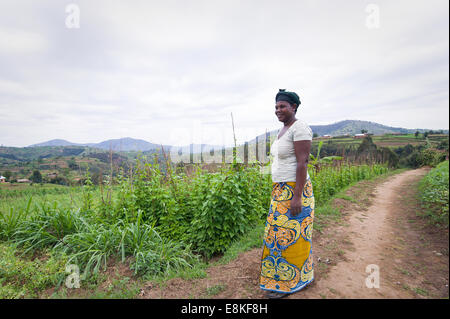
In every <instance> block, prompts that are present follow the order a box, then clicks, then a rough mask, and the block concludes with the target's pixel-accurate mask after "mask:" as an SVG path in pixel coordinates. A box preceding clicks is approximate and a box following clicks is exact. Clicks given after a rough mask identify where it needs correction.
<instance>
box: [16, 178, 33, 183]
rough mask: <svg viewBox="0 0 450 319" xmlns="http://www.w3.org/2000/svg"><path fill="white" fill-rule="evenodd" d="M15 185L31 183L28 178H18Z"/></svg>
mask: <svg viewBox="0 0 450 319" xmlns="http://www.w3.org/2000/svg"><path fill="white" fill-rule="evenodd" d="M17 183H31V181H30V180H29V179H28V178H19V179H18V180H17Z"/></svg>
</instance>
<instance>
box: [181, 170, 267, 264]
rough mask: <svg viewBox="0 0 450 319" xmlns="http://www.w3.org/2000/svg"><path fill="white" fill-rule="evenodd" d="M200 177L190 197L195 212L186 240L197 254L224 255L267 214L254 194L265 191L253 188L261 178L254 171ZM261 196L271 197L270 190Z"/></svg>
mask: <svg viewBox="0 0 450 319" xmlns="http://www.w3.org/2000/svg"><path fill="white" fill-rule="evenodd" d="M199 178H200V179H201V183H199V184H198V185H199V187H198V188H197V189H195V193H194V194H193V198H195V199H194V200H195V202H196V205H195V206H196V210H195V211H194V212H193V214H194V216H193V219H192V223H191V228H190V235H189V237H190V241H191V243H192V244H193V246H194V248H196V250H197V251H199V252H201V253H202V254H204V255H206V256H211V255H213V254H215V253H220V252H224V251H225V250H226V248H227V247H228V246H229V245H230V244H231V243H232V242H233V241H235V240H237V239H238V238H239V237H240V236H241V235H243V234H244V233H245V232H246V231H247V230H248V229H249V228H250V227H252V226H253V225H254V224H255V222H256V221H260V220H261V219H262V216H265V215H266V214H267V209H268V206H267V207H262V204H263V202H264V201H263V200H262V198H261V196H258V195H257V194H258V193H260V192H261V191H264V190H265V191H267V190H268V188H267V187H266V188H263V189H259V190H256V189H255V185H256V186H258V185H259V183H261V179H263V177H262V175H261V174H260V173H259V172H257V171H255V170H254V169H248V170H244V169H242V168H240V167H237V169H234V168H232V169H230V170H228V171H227V172H225V173H224V174H205V175H202V176H200V177H199ZM263 196H264V197H267V198H270V191H269V192H268V193H265V192H264V193H263ZM264 204H265V202H264Z"/></svg>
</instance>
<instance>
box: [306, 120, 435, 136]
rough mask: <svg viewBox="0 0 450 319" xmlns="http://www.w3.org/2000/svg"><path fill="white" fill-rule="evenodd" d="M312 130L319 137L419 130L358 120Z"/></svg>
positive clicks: (313, 126)
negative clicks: (365, 131) (363, 131)
mask: <svg viewBox="0 0 450 319" xmlns="http://www.w3.org/2000/svg"><path fill="white" fill-rule="evenodd" d="M311 130H312V131H313V132H314V133H317V134H318V135H319V136H322V135H331V136H338V135H345V134H349V135H355V134H359V133H361V130H367V132H368V133H371V134H374V135H382V134H386V133H402V134H408V133H414V132H416V131H417V130H416V129H414V130H412V129H406V128H401V127H391V126H386V125H382V124H378V123H375V122H369V121H357V120H345V121H340V122H337V123H333V124H328V125H311ZM422 131H426V130H425V129H419V132H422Z"/></svg>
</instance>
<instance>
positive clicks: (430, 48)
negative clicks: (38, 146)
mask: <svg viewBox="0 0 450 319" xmlns="http://www.w3.org/2000/svg"><path fill="white" fill-rule="evenodd" d="M70 4H75V6H70ZM370 4H374V5H370ZM448 6H449V4H448V1H447V0H442V1H438V0H426V1H425V0H421V1H411V0H408V1H400V0H395V1H393V0H386V1H385V0H380V1H377V0H372V1H363V0H345V1H344V0H342V1H336V0H328V1H318V0H311V1H308V0H293V1H280V0H277V1H274V0H272V1H266V0H240V1H230V0H226V1H225V0H222V1H215V0H207V1H197V0H185V1H137V0H133V1H112V0H108V1H100V0H87V1H75V0H74V1H61V0H52V1H43V0H39V1H37V0H33V1H31V0H30V1H23V0H2V1H1V2H0V119H1V122H0V144H2V145H3V146H18V147H23V146H28V145H31V144H35V143H40V142H44V141H47V140H50V139H56V138H60V139H66V140H68V141H71V142H75V143H88V142H92V143H96V142H101V141H103V140H107V139H112V138H121V137H132V138H138V139H144V140H146V141H149V142H152V143H164V144H172V145H186V144H189V143H191V142H194V143H209V144H219V145H222V144H226V145H229V144H230V143H231V141H232V138H233V134H232V127H231V115H230V114H231V112H232V113H233V117H234V122H235V128H236V137H237V139H238V142H240V141H244V140H246V139H252V138H254V137H255V135H257V134H262V133H264V132H265V131H266V129H267V130H273V129H276V128H279V127H280V126H281V123H280V122H278V120H277V119H276V117H275V115H274V105H275V100H274V98H275V94H276V93H277V91H278V89H279V88H286V89H287V90H292V91H296V92H297V93H298V94H299V95H300V99H301V102H302V104H301V107H300V109H299V112H298V113H297V117H301V118H303V119H304V120H305V121H306V122H307V123H308V124H310V125H318V124H331V123H334V122H337V121H340V120H345V119H355V120H367V121H373V122H377V123H380V124H384V125H389V126H395V127H404V128H428V129H448V127H449V119H448V116H449V93H448V92H449V91H448V85H449V41H448V37H449V34H448V32H449V31H448V30H449V14H448V9H449V8H448Z"/></svg>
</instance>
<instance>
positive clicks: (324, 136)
mask: <svg viewBox="0 0 450 319" xmlns="http://www.w3.org/2000/svg"><path fill="white" fill-rule="evenodd" d="M322 137H323V138H331V135H328V134H326V135H323V136H322Z"/></svg>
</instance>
